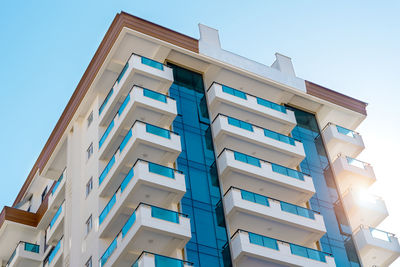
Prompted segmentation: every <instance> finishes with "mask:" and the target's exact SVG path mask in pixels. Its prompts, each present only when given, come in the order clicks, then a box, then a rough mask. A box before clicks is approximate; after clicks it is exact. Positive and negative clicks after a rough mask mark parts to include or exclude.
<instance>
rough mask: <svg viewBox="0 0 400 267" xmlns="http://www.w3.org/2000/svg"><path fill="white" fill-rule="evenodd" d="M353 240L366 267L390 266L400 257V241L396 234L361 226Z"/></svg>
mask: <svg viewBox="0 0 400 267" xmlns="http://www.w3.org/2000/svg"><path fill="white" fill-rule="evenodd" d="M353 239H354V244H355V246H356V248H357V250H358V252H359V254H360V257H361V262H362V263H363V265H364V266H389V265H390V264H391V263H392V262H393V261H395V260H396V259H397V257H399V256H400V245H399V241H398V240H397V238H396V237H395V235H394V234H390V233H387V232H384V231H381V230H377V229H374V228H369V227H365V226H361V227H360V228H359V229H358V230H357V231H355V233H354V234H353Z"/></svg>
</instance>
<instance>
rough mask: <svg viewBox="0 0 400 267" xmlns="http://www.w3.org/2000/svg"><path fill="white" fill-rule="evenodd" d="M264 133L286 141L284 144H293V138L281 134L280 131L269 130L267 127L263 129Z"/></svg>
mask: <svg viewBox="0 0 400 267" xmlns="http://www.w3.org/2000/svg"><path fill="white" fill-rule="evenodd" d="M264 135H265V136H266V137H269V138H272V139H275V140H278V141H281V142H283V143H286V144H289V145H292V146H294V145H295V140H294V138H293V137H290V136H286V135H283V134H280V133H277V132H274V131H271V130H268V129H264Z"/></svg>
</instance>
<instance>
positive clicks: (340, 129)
mask: <svg viewBox="0 0 400 267" xmlns="http://www.w3.org/2000/svg"><path fill="white" fill-rule="evenodd" d="M336 129H337V131H338V133H341V134H344V135H347V136H350V137H354V135H355V133H354V132H353V131H352V130H349V129H346V128H344V127H342V126H339V125H336Z"/></svg>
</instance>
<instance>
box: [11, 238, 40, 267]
mask: <svg viewBox="0 0 400 267" xmlns="http://www.w3.org/2000/svg"><path fill="white" fill-rule="evenodd" d="M21 244H29V245H33V246H37V247H39V249H40V245H38V244H34V243H30V242H26V241H22V240H20V241H19V242H18V244H17V245H16V246H15V249H14V250H13V253H11V256H10V258H9V259H8V261H7V263H6V266H8V265H9V264H10V260H13V259H14V257H12V256H13V255H14V253H15V252H16V251H17V248H18V247H19V245H21ZM39 253H40V251H39ZM14 256H15V255H14Z"/></svg>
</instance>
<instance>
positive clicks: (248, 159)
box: [233, 151, 261, 167]
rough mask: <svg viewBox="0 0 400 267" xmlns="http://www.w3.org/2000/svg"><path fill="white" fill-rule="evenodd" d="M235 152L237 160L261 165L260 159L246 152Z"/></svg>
mask: <svg viewBox="0 0 400 267" xmlns="http://www.w3.org/2000/svg"><path fill="white" fill-rule="evenodd" d="M233 154H234V157H235V160H238V161H242V162H245V163H248V164H251V165H254V166H257V167H261V163H260V160H259V159H257V158H255V157H252V156H248V155H246V154H243V153H240V152H236V151H234V152H233Z"/></svg>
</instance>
